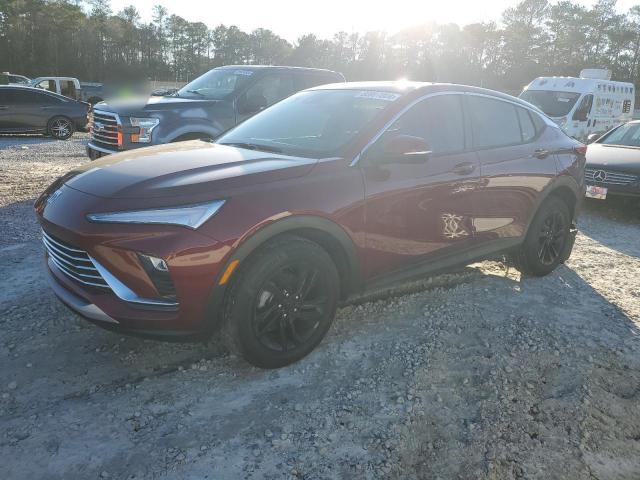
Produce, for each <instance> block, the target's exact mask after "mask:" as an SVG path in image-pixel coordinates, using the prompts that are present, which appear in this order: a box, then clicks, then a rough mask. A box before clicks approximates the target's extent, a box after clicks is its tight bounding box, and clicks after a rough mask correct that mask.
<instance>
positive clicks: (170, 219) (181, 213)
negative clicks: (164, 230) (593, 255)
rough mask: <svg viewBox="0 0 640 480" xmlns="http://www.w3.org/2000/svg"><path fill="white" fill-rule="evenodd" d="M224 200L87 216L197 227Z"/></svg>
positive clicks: (209, 216) (94, 220) (89, 216)
mask: <svg viewBox="0 0 640 480" xmlns="http://www.w3.org/2000/svg"><path fill="white" fill-rule="evenodd" d="M224 202H225V201H224V200H216V201H215V202H208V203H199V204H197V205H184V206H180V207H169V208H155V209H151V210H131V211H128V212H109V213H90V214H88V215H87V218H88V219H89V220H90V221H92V222H100V223H142V224H161V225H181V226H183V227H188V228H192V229H194V230H195V229H196V228H198V227H199V226H200V225H202V224H203V223H204V222H206V221H207V220H209V218H211V217H212V216H213V215H215V214H216V213H217V211H218V210H220V207H222V205H224Z"/></svg>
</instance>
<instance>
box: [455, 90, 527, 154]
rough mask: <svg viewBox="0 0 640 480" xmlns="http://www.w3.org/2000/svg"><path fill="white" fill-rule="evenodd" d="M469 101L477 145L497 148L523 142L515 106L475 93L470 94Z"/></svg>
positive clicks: (475, 144) (474, 141)
mask: <svg viewBox="0 0 640 480" xmlns="http://www.w3.org/2000/svg"><path fill="white" fill-rule="evenodd" d="M468 101H469V115H470V117H471V128H472V132H473V143H474V146H475V147H477V148H491V147H494V148H495V147H503V146H507V145H516V144H519V143H522V133H521V132H520V122H519V121H518V114H517V112H516V107H515V106H513V105H512V104H510V103H508V102H503V101H501V100H494V99H492V98H487V97H478V96H475V95H470V96H469V97H468Z"/></svg>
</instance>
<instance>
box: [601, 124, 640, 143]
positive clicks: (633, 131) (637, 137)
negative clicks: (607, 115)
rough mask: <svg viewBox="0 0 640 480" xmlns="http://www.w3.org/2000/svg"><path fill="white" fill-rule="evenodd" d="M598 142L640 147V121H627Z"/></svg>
mask: <svg viewBox="0 0 640 480" xmlns="http://www.w3.org/2000/svg"><path fill="white" fill-rule="evenodd" d="M598 143H602V144H604V145H621V146H623V147H640V123H627V124H625V125H621V126H620V127H618V128H616V129H615V130H613V131H612V132H611V133H609V135H607V136H606V137H605V138H603V139H602V140H599V141H598Z"/></svg>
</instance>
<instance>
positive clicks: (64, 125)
mask: <svg viewBox="0 0 640 480" xmlns="http://www.w3.org/2000/svg"><path fill="white" fill-rule="evenodd" d="M47 131H48V132H49V135H51V136H52V137H53V138H55V139H56V140H67V139H69V138H71V135H73V132H74V131H75V127H74V125H73V122H72V121H71V119H70V118H67V117H53V118H52V119H51V120H49V123H48V125H47Z"/></svg>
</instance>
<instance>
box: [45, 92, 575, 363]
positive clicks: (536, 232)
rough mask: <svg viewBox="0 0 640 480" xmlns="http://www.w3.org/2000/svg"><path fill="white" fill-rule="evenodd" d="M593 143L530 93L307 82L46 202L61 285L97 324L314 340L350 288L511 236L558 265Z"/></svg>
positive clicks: (282, 345) (529, 252) (286, 353)
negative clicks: (219, 128)
mask: <svg viewBox="0 0 640 480" xmlns="http://www.w3.org/2000/svg"><path fill="white" fill-rule="evenodd" d="M585 150H586V147H585V146H583V145H582V144H580V143H578V142H576V141H575V140H572V139H571V138H569V137H567V136H566V135H565V134H564V133H562V131H561V130H560V129H559V128H558V127H557V126H556V125H555V124H554V123H553V122H552V121H550V120H549V119H548V118H547V117H545V116H544V115H543V114H542V113H541V112H540V111H539V110H537V109H536V108H535V107H533V106H532V105H530V104H528V103H526V102H523V101H521V100H519V99H517V98H514V97H511V96H508V95H503V94H500V93H497V92H493V91H489V90H484V89H480V88H474V87H466V86H459V85H447V84H426V83H378V82H375V83H374V82H371V83H352V84H349V83H347V84H344V83H343V84H335V85H329V86H322V87H317V88H314V89H310V90H306V91H303V92H300V93H298V94H296V95H294V96H292V97H289V98H288V99H286V100H284V101H282V102H280V103H278V104H276V105H274V106H272V107H270V108H268V109H266V110H264V111H263V112H262V113H259V114H258V115H256V116H255V117H252V118H251V119H249V120H247V121H246V122H244V123H242V124H241V125H239V126H237V127H236V128H234V129H233V130H231V131H229V132H228V133H226V134H225V135H223V136H222V137H220V138H219V139H218V140H217V141H216V142H215V143H208V142H203V141H191V142H182V143H177V144H168V145H161V146H157V147H150V148H146V149H140V150H135V151H131V152H126V153H122V154H117V155H113V156H110V157H108V158H106V159H103V160H100V161H97V162H93V163H90V164H88V165H86V166H85V167H84V168H81V169H79V170H75V171H73V172H70V173H68V174H67V175H65V176H64V177H62V178H60V179H59V180H57V181H56V182H55V183H54V184H53V185H51V186H50V187H49V188H48V189H47V190H46V191H45V192H44V194H43V195H42V196H41V197H40V198H39V199H38V200H37V202H36V205H35V208H36V212H37V214H38V216H39V219H40V223H41V225H42V229H43V242H44V245H45V248H46V254H47V263H48V268H49V273H50V275H51V285H52V287H53V289H54V291H55V293H56V294H57V295H58V297H60V299H61V300H62V301H63V302H64V303H65V304H66V305H68V306H69V307H71V308H72V309H73V310H75V311H76V312H78V313H79V314H80V315H82V316H84V317H86V318H87V319H89V320H91V321H93V322H95V323H96V324H98V325H100V326H103V327H107V328H112V329H116V330H118V331H123V332H130V333H138V334H147V335H148V334H153V335H156V336H165V337H167V336H170V337H176V336H182V337H184V338H194V337H195V338H198V337H201V335H202V334H211V333H212V332H214V331H216V327H218V326H220V325H224V326H225V328H228V329H229V332H230V333H231V335H232V337H233V338H234V340H235V343H236V345H237V347H238V348H239V350H240V351H241V352H242V354H243V355H244V357H245V358H246V359H247V360H248V361H249V362H251V363H253V364H254V365H257V366H261V367H279V366H282V365H286V364H288V363H291V362H293V361H295V360H298V359H300V358H301V357H303V356H305V355H306V354H308V353H309V352H310V351H311V350H313V348H314V347H315V346H316V345H317V344H318V343H319V342H320V341H321V339H322V337H323V336H324V335H325V334H326V332H327V330H328V329H329V326H330V325H331V322H332V320H333V317H334V315H335V312H336V306H337V305H338V303H339V302H340V300H341V299H346V298H347V297H349V296H350V295H352V294H356V293H359V292H362V291H363V290H365V289H370V288H377V287H380V286H383V285H389V284H395V283H397V282H400V281H402V280H404V279H407V278H410V277H414V278H415V277H417V276H420V275H425V274H427V273H429V272H433V271H434V270H436V269H437V270H442V269H446V268H450V267H452V266H457V265H460V264H468V263H470V262H472V261H475V260H479V259H483V258H488V257H491V256H494V255H496V254H501V253H508V254H510V256H511V257H512V258H515V259H517V262H518V265H519V267H520V269H521V270H522V271H524V272H526V273H528V274H532V275H545V274H547V273H549V272H551V271H552V270H553V269H554V268H555V267H556V266H557V265H558V264H560V263H562V262H563V261H564V260H565V259H566V258H568V256H569V255H570V253H571V249H572V246H573V241H574V236H575V220H576V215H577V211H578V208H579V205H580V203H581V199H582V197H583V195H584V181H583V173H584V172H583V170H584V163H585Z"/></svg>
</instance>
